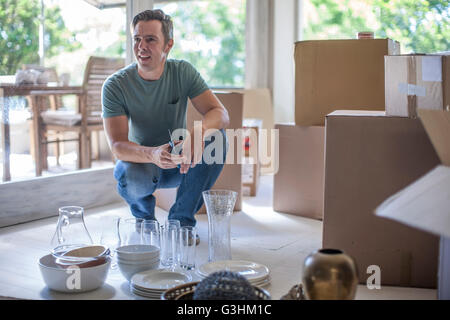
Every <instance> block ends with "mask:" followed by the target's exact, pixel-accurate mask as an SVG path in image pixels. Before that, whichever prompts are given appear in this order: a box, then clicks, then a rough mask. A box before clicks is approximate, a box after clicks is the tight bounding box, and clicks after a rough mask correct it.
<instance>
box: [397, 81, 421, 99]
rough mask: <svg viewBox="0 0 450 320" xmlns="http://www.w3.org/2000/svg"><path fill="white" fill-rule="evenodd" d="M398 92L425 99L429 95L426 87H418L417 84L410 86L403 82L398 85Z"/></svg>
mask: <svg viewBox="0 0 450 320" xmlns="http://www.w3.org/2000/svg"><path fill="white" fill-rule="evenodd" d="M398 91H399V92H400V93H404V94H406V95H408V96H419V97H425V96H426V95H427V90H426V88H425V87H421V86H417V85H415V84H409V83H404V82H401V83H399V84H398Z"/></svg>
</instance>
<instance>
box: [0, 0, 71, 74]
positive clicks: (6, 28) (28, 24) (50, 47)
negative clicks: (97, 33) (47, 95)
mask: <svg viewBox="0 0 450 320" xmlns="http://www.w3.org/2000/svg"><path fill="white" fill-rule="evenodd" d="M0 8H1V10H0V74H15V73H16V71H17V69H20V68H21V66H22V64H38V63H39V54H38V50H39V18H38V17H39V16H40V13H41V7H40V1H39V0H0ZM45 26H46V30H45V38H44V39H45V40H44V45H45V50H46V55H47V56H48V57H51V56H54V55H57V54H58V53H59V52H62V51H72V50H75V49H77V48H79V47H80V44H79V43H77V42H76V40H75V36H74V34H72V33H70V32H69V31H67V29H66V28H65V26H64V21H63V19H62V18H61V15H60V10H59V7H58V6H54V7H46V8H45Z"/></svg>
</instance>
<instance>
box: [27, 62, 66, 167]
mask: <svg viewBox="0 0 450 320" xmlns="http://www.w3.org/2000/svg"><path fill="white" fill-rule="evenodd" d="M22 70H37V71H39V72H42V73H45V77H46V79H47V81H48V82H55V83H57V82H58V80H59V78H58V73H57V72H56V69H55V68H52V67H43V66H41V65H37V64H23V65H22ZM27 100H28V105H30V104H31V101H30V97H29V96H28V97H27ZM61 107H62V97H61V96H56V95H51V96H49V97H48V99H47V100H46V101H45V109H49V110H58V109H59V108H61ZM32 126H33V122H32V121H31V120H30V121H29V127H30V154H31V157H32V158H33V159H35V158H36V154H35V153H36V152H35V150H34V142H33V139H34V135H33V128H32ZM52 139H54V140H55V141H59V140H61V138H60V136H59V135H55V136H54V137H52ZM54 153H55V156H56V164H57V165H59V156H60V144H59V143H55V148H54ZM45 156H46V155H45ZM43 169H47V162H46V163H45V164H44V168H43Z"/></svg>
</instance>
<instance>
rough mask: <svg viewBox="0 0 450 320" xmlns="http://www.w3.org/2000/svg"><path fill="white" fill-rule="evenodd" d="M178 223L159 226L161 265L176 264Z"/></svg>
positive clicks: (170, 265) (170, 266) (172, 265)
mask: <svg viewBox="0 0 450 320" xmlns="http://www.w3.org/2000/svg"><path fill="white" fill-rule="evenodd" d="M178 232H179V225H177V224H169V223H166V224H164V225H163V226H161V265H162V266H164V267H166V268H175V267H176V266H177V264H178Z"/></svg>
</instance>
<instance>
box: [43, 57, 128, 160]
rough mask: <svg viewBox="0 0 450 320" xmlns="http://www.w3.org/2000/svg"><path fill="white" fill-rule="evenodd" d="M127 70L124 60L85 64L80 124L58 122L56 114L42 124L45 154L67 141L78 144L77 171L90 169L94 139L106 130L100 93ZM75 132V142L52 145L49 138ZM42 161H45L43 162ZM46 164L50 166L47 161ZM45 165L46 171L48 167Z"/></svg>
mask: <svg viewBox="0 0 450 320" xmlns="http://www.w3.org/2000/svg"><path fill="white" fill-rule="evenodd" d="M123 67H124V60H123V59H119V58H104V57H94V56H91V57H90V58H89V60H88V62H87V64H86V68H85V71H84V80H83V85H82V87H83V95H82V96H81V99H80V101H79V107H78V109H79V110H78V112H79V114H81V120H80V121H78V122H76V123H64V117H63V116H61V119H58V118H57V116H55V115H54V114H53V115H52V117H51V119H48V118H47V119H43V121H41V124H42V125H41V126H40V127H41V128H40V130H41V131H42V132H41V133H40V135H39V136H41V137H42V138H43V141H41V143H42V144H44V145H43V148H41V149H42V150H44V151H43V152H44V153H46V150H47V146H48V144H51V143H59V142H64V141H74V140H75V141H78V168H79V169H80V168H89V167H91V161H92V135H93V133H97V134H98V133H99V132H100V131H102V130H103V122H102V118H101V110H102V104H101V91H102V85H103V82H104V81H105V80H106V78H107V77H108V76H109V75H111V74H113V73H114V72H115V71H117V70H119V69H121V68H123ZM67 132H74V133H76V134H77V138H76V139H65V140H64V139H63V140H57V141H52V140H50V136H51V134H53V133H57V134H64V133H67ZM98 149H99V137H98V136H97V156H98V153H99V150H98ZM41 159H42V158H41ZM44 162H45V163H46V162H47V158H46V157H45V159H44ZM45 163H44V165H43V166H44V167H45V166H46V164H45Z"/></svg>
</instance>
